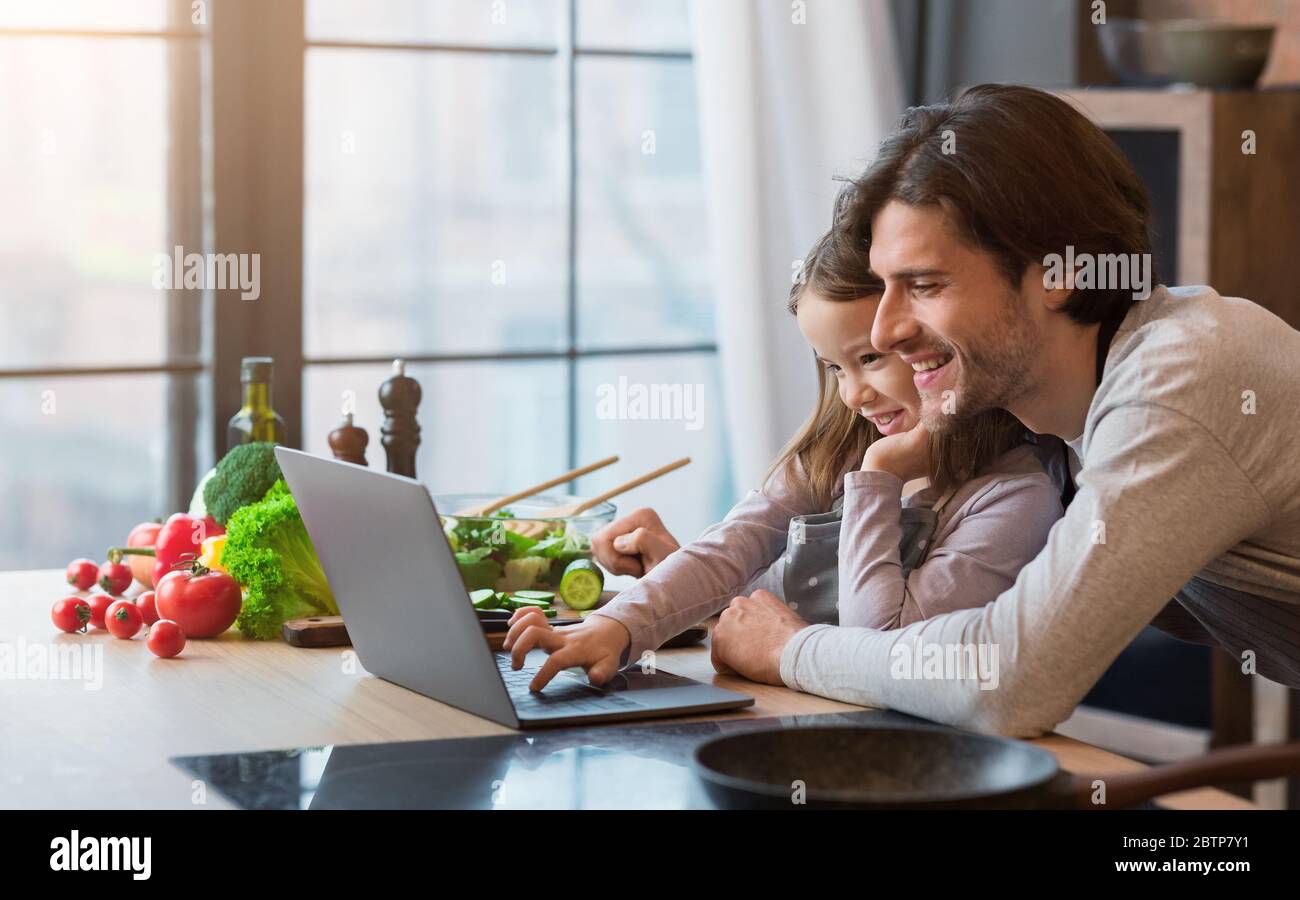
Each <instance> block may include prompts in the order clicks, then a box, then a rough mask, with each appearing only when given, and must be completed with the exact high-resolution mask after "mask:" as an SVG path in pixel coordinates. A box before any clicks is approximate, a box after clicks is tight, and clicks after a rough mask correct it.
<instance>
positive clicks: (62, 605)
mask: <svg viewBox="0 0 1300 900" xmlns="http://www.w3.org/2000/svg"><path fill="white" fill-rule="evenodd" d="M50 618H51V619H53V620H54V625H55V627H56V628H58V629H60V630H61V631H66V632H67V633H68V634H73V633H75V632H78V631H81V632H84V631H85V630H86V623H87V622H89V621H90V604H89V603H87V602H86V601H85V600H84V599H82V598H81V597H64V598H63V599H62V600H55V601H54V607H53V608H52V609H51V610H50Z"/></svg>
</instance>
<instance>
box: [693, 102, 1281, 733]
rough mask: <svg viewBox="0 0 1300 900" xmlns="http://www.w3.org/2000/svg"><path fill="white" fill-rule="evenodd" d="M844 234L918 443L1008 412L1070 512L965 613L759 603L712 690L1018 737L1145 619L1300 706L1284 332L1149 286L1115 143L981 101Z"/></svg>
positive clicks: (940, 109) (1204, 297)
mask: <svg viewBox="0 0 1300 900" xmlns="http://www.w3.org/2000/svg"><path fill="white" fill-rule="evenodd" d="M838 218H839V221H840V222H841V223H842V225H841V231H842V235H843V237H844V239H846V240H860V241H865V242H867V244H868V245H869V248H870V260H871V267H872V269H873V271H875V273H876V274H877V275H879V276H880V277H882V278H883V279H884V282H885V285H886V290H885V294H884V297H883V299H882V300H881V303H880V307H879V311H878V313H877V317H876V321H875V324H874V327H873V331H872V343H873V344H874V345H875V347H876V348H878V349H879V350H881V351H894V352H897V353H899V354H900V355H902V356H903V358H904V359H905V360H907V361H908V362H910V363H912V365H913V368H914V369H916V370H917V372H916V375H915V381H916V384H917V387H918V388H919V390H920V392H921V395H922V400H923V415H922V419H923V423H924V425H925V427H927V428H928V429H929V430H930V431H931V432H934V431H937V430H941V429H943V428H945V427H946V424H947V423H948V422H949V421H951V419H952V417H953V416H968V415H973V414H976V413H978V412H981V411H983V410H986V409H990V408H994V407H1000V408H1003V409H1006V410H1008V411H1010V412H1011V413H1012V414H1014V415H1015V416H1016V417H1017V418H1019V419H1020V420H1021V421H1022V422H1023V423H1024V424H1025V425H1026V426H1027V427H1028V428H1029V429H1030V430H1031V431H1034V432H1036V433H1039V434H1051V435H1057V436H1059V437H1061V438H1063V439H1064V440H1065V441H1066V442H1067V443H1068V444H1069V447H1070V449H1071V451H1072V454H1073V457H1074V459H1073V460H1072V466H1071V468H1072V469H1074V470H1075V473H1076V474H1075V482H1076V484H1077V493H1075V494H1074V495H1073V498H1072V501H1071V502H1070V504H1069V506H1068V508H1067V510H1066V514H1065V517H1064V518H1063V519H1062V520H1061V521H1059V522H1058V523H1057V524H1056V526H1055V527H1054V528H1053V529H1052V532H1051V534H1050V536H1049V538H1048V542H1047V546H1046V547H1045V548H1044V549H1043V551H1042V553H1041V554H1040V555H1039V556H1038V557H1037V558H1036V559H1034V560H1033V561H1032V562H1031V563H1029V564H1028V565H1027V566H1026V567H1025V568H1024V569H1023V570H1022V571H1021V573H1020V576H1019V578H1018V579H1017V581H1016V583H1015V585H1014V586H1013V587H1012V588H1011V589H1009V590H1008V591H1006V592H1005V593H1004V594H1002V595H1001V596H1000V597H998V598H997V600H995V601H994V602H992V603H990V604H988V605H987V606H985V607H983V608H982V609H973V610H963V611H959V612H954V613H949V614H946V615H942V616H938V617H935V618H933V619H930V620H927V621H922V622H917V623H915V624H913V625H911V626H909V627H906V628H903V629H899V630H896V631H890V632H878V631H871V630H868V629H855V628H835V627H832V626H827V625H813V626H808V625H806V624H805V623H803V622H802V621H801V620H800V619H799V618H798V616H797V615H796V614H794V613H793V612H792V611H790V610H789V609H788V608H786V607H785V606H783V605H782V604H781V603H780V601H778V600H777V599H776V598H775V597H773V596H771V595H764V594H762V593H761V592H760V593H758V594H755V595H754V596H753V597H739V598H736V600H734V601H733V602H732V604H731V606H730V607H729V608H728V609H727V610H726V611H724V613H723V614H722V617H721V619H720V622H719V624H718V626H717V628H716V630H715V632H714V639H713V653H714V659H715V663H716V664H717V665H718V666H719V668H720V669H724V668H730V669H734V670H735V671H737V672H739V673H741V674H743V675H745V676H747V677H749V678H752V679H754V680H758V681H766V682H770V683H775V684H781V683H784V684H786V685H788V686H790V687H792V688H796V689H801V690H809V691H813V692H816V693H819V694H823V695H826V696H831V697H835V698H837V699H843V700H846V701H849V702H855V703H861V704H865V705H872V706H883V707H889V708H893V709H898V710H902V711H904V712H909V713H914V714H916V715H920V716H924V717H926V718H929V719H934V720H936V721H941V722H946V723H950V724H953V725H957V726H961V727H966V728H972V729H977V730H982V731H990V732H999V733H1003V734H1008V735H1013V736H1028V735H1033V734H1038V733H1041V732H1043V731H1047V730H1050V729H1051V728H1052V727H1053V726H1055V725H1056V724H1057V723H1058V722H1060V721H1062V720H1063V719H1065V718H1066V717H1068V716H1069V715H1070V713H1071V711H1072V710H1073V708H1074V706H1075V705H1076V704H1077V703H1078V702H1079V700H1080V699H1082V697H1083V696H1084V695H1085V694H1086V693H1087V691H1088V690H1089V688H1091V686H1092V685H1093V684H1094V683H1095V682H1096V680H1097V679H1098V678H1099V677H1100V676H1101V674H1102V673H1103V672H1104V671H1105V670H1106V668H1107V667H1108V666H1109V665H1110V663H1111V662H1112V661H1113V660H1114V658H1115V657H1116V656H1117V655H1118V654H1119V652H1120V651H1121V650H1123V648H1124V647H1125V646H1126V645H1127V644H1128V643H1129V642H1130V641H1131V640H1132V639H1133V637H1134V636H1135V635H1136V634H1137V633H1138V631H1140V630H1141V629H1142V628H1143V627H1144V626H1145V625H1147V624H1148V623H1151V622H1152V620H1153V619H1155V622H1154V624H1156V625H1159V626H1162V627H1164V628H1166V629H1167V630H1169V631H1171V632H1172V633H1174V634H1175V635H1177V636H1179V637H1183V638H1185V639H1190V640H1198V641H1202V642H1206V643H1217V644H1219V645H1220V646H1222V647H1224V648H1225V649H1226V650H1228V651H1229V652H1230V653H1232V654H1233V655H1234V656H1237V657H1238V658H1240V659H1242V662H1243V667H1245V671H1257V672H1258V673H1259V674H1262V675H1265V676H1267V677H1269V678H1272V679H1274V680H1276V681H1279V682H1282V683H1284V684H1288V685H1291V686H1300V459H1298V458H1297V447H1298V446H1300V333H1297V332H1296V331H1295V330H1293V329H1292V328H1290V327H1288V326H1287V325H1286V323H1284V322H1283V321H1281V320H1280V319H1278V318H1277V317H1275V316H1273V315H1272V314H1270V313H1269V312H1267V311H1265V310H1264V309H1262V308H1261V307H1259V306H1257V305H1255V304H1253V303H1250V302H1248V301H1246V300H1239V299H1232V298H1225V297H1221V296H1219V295H1218V294H1216V293H1215V292H1214V291H1213V290H1211V289H1210V288H1206V287H1189V288H1178V289H1166V288H1164V287H1155V288H1154V290H1152V289H1151V286H1152V281H1151V279H1150V275H1151V274H1152V273H1153V268H1152V267H1150V259H1151V244H1150V236H1149V234H1150V225H1151V223H1150V213H1149V207H1148V202H1147V199H1146V195H1145V191H1144V190H1143V188H1142V186H1141V184H1140V182H1139V180H1138V178H1137V176H1136V175H1135V174H1134V172H1133V170H1132V169H1131V167H1130V166H1129V164H1128V162H1127V161H1126V160H1125V159H1124V158H1123V156H1122V155H1121V154H1120V152H1119V150H1118V149H1117V148H1116V147H1115V145H1114V144H1113V143H1112V142H1111V141H1110V140H1109V139H1108V138H1107V137H1106V136H1105V135H1104V134H1103V133H1102V132H1101V131H1100V130H1099V129H1098V128H1096V127H1095V126H1094V125H1093V124H1092V123H1090V122H1089V121H1088V120H1087V119H1086V118H1085V117H1084V116H1083V115H1081V114H1080V113H1079V112H1077V111H1076V110H1075V109H1074V108H1073V107H1071V106H1070V105H1069V104H1067V103H1066V102H1064V101H1062V100H1060V99H1059V98H1056V97H1054V96H1052V95H1050V94H1046V93H1043V92H1041V91H1036V90H1032V89H1030V88H1024V87H1014V86H982V87H978V88H974V89H972V90H971V91H969V92H968V93H966V94H965V95H964V96H962V97H961V98H960V99H958V100H956V101H954V102H952V103H949V104H943V105H938V106H933V107H925V108H919V109H913V110H910V111H909V112H908V114H907V115H906V116H905V118H904V120H903V122H902V124H901V125H900V127H899V128H898V129H897V131H896V132H895V133H894V134H893V135H892V136H891V137H890V138H889V139H887V140H886V141H885V142H884V144H883V145H882V149H881V152H880V154H879V156H878V158H877V159H876V160H875V162H874V163H873V164H872V165H871V167H870V168H869V169H868V171H867V172H866V173H865V174H864V175H863V176H862V177H861V178H860V179H858V180H857V181H856V182H855V183H853V184H851V185H850V186H849V187H848V188H847V189H846V191H845V193H844V194H843V195H842V197H841V201H840V203H839V204H838ZM1121 260H1122V263H1121ZM1063 269H1064V271H1063ZM1117 281H1118V282H1121V283H1118V284H1116V283H1115V282H1117ZM1170 598H1173V599H1172V601H1171V600H1170ZM933 647H937V648H940V649H941V650H945V649H947V648H953V647H956V648H965V649H968V650H969V649H970V648H980V649H981V650H984V649H987V648H994V650H995V652H993V653H990V654H988V655H987V657H984V656H981V658H992V659H995V660H997V666H998V672H997V673H996V681H995V683H996V688H995V689H992V690H988V689H986V688H988V687H989V684H988V683H987V680H986V679H985V678H982V677H981V678H972V677H969V673H954V672H951V671H944V670H942V669H940V668H936V669H935V672H936V673H937V674H936V675H935V676H934V677H931V676H929V675H927V674H926V673H923V672H922V671H921V669H920V667H917V666H911V665H907V664H900V662H901V661H903V660H904V659H905V658H911V657H913V656H915V655H916V654H918V653H920V654H922V655H924V654H925V651H926V650H927V649H928V648H933ZM950 658H951V657H950Z"/></svg>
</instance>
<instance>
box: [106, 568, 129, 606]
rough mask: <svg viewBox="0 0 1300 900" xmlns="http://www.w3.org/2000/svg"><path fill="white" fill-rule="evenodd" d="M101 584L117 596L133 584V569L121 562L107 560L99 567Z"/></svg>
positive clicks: (107, 591) (107, 592)
mask: <svg viewBox="0 0 1300 900" xmlns="http://www.w3.org/2000/svg"><path fill="white" fill-rule="evenodd" d="M99 586H100V587H101V588H103V590H104V593H106V594H112V595H113V596H115V597H116V596H118V595H120V594H121V593H122V592H123V591H125V590H126V589H127V588H129V587H130V586H131V570H130V569H129V568H127V567H126V566H125V565H123V564H122V563H120V562H106V563H104V564H103V565H102V566H100V567H99Z"/></svg>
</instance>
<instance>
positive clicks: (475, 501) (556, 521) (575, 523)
mask: <svg viewBox="0 0 1300 900" xmlns="http://www.w3.org/2000/svg"><path fill="white" fill-rule="evenodd" d="M500 496H502V495H501V494H436V495H434V498H433V505H434V506H436V507H437V509H438V515H439V516H441V517H442V519H443V521H444V522H445V521H446V520H447V519H449V518H454V519H458V520H460V521H464V522H478V523H483V524H487V523H490V522H492V521H494V520H497V519H499V518H500V515H499V514H497V515H493V516H458V515H456V510H458V509H464V508H465V507H467V506H483V505H484V504H486V503H491V502H492V501H493V500H495V499H496V498H497V497H500ZM582 499H583V498H582V497H575V496H573V495H571V494H537V495H535V496H532V497H528V498H526V499H524V500H520V501H518V502H516V503H511V504H510V505H509V506H507V507H506V508H505V509H503V510H501V511H500V512H510V513H513V515H512V516H511V518H513V519H514V520H515V521H521V522H540V523H542V524H543V525H545V526H547V529H548V530H556V529H564V530H568V529H570V528H572V529H574V530H575V531H576V532H577V533H579V534H581V535H583V536H584V537H590V536H591V534H592V532H594V531H596V530H597V529H599V528H603V527H604V526H606V525H608V524H609V523H610V522H612V521H614V514H615V512H617V507H615V506H614V504H613V503H610V502H609V501H608V500H606V501H605V502H603V503H598V504H597V505H595V506H593V507H592V508H591V509H589V510H587V511H586V512H583V513H579V514H578V515H576V516H559V517H552V516H543V515H541V514H542V513H543V512H545V511H546V510H548V509H553V508H554V507H556V506H569V505H571V504H574V503H578V502H579V501H581V500H582Z"/></svg>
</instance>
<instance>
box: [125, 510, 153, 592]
mask: <svg viewBox="0 0 1300 900" xmlns="http://www.w3.org/2000/svg"><path fill="white" fill-rule="evenodd" d="M161 528H162V523H161V522H141V523H140V524H139V525H137V526H135V527H134V528H132V529H131V534H130V536H129V537H127V539H126V545H127V546H128V547H152V546H153V545H154V542H155V541H157V540H158V531H159V530H160V529H161ZM126 564H127V565H128V566H129V567H130V569H131V574H132V575H134V576H135V580H136V581H138V582H140V583H141V584H142V585H144V586H145V587H147V588H151V587H153V567H154V559H153V557H149V556H128V557H126Z"/></svg>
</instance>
